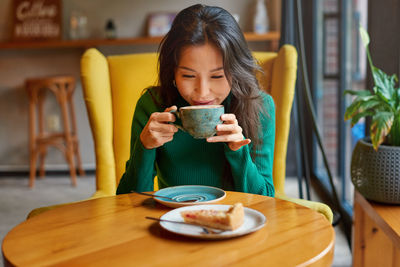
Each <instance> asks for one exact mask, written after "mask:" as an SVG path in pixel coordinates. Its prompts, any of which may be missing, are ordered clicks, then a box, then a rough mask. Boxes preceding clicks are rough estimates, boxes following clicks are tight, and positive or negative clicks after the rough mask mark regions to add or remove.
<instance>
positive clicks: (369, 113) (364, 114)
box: [350, 110, 375, 127]
mask: <svg viewBox="0 0 400 267" xmlns="http://www.w3.org/2000/svg"><path fill="white" fill-rule="evenodd" d="M374 114H375V112H374V111H371V110H366V111H364V112H360V113H357V114H356V115H354V116H353V118H352V119H351V123H350V126H351V127H353V126H354V125H356V123H357V122H358V121H359V120H360V119H361V118H365V117H368V116H373V115H374Z"/></svg>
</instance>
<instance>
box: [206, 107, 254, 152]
mask: <svg viewBox="0 0 400 267" xmlns="http://www.w3.org/2000/svg"><path fill="white" fill-rule="evenodd" d="M221 120H222V121H223V122H224V123H223V124H219V125H217V135H216V136H213V137H209V138H207V142H210V143H215V142H227V143H228V146H229V148H230V149H231V150H233V151H236V150H238V149H239V148H241V147H242V146H245V145H248V144H250V142H251V140H250V139H244V136H243V134H242V127H240V126H239V124H238V121H237V119H236V116H235V114H223V115H221Z"/></svg>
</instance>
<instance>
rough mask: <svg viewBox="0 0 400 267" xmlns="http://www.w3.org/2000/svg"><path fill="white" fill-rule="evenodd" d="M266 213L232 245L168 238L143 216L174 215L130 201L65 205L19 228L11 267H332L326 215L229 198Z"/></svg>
mask: <svg viewBox="0 0 400 267" xmlns="http://www.w3.org/2000/svg"><path fill="white" fill-rule="evenodd" d="M236 202H242V203H243V205H244V206H245V207H249V208H252V209H255V210H258V211H260V212H261V213H263V214H264V215H265V216H266V218H267V224H266V226H265V227H263V228H262V229H261V230H259V231H257V232H254V233H251V234H248V235H245V236H241V237H236V238H232V239H225V240H201V239H193V238H189V237H184V236H180V235H177V234H173V233H170V232H168V231H166V230H164V229H163V228H161V226H160V225H159V224H158V222H154V221H150V220H147V219H145V218H144V217H145V216H153V217H160V216H161V215H163V214H164V213H166V212H168V211H169V210H171V209H170V208H167V207H164V206H162V205H161V204H159V203H157V202H155V201H154V200H153V199H151V198H148V197H146V196H141V195H138V194H126V195H119V196H113V197H106V198H100V199H93V200H88V201H83V202H79V203H74V204H69V205H65V206H62V207H59V208H56V209H54V210H50V211H48V212H45V213H43V214H40V215H38V216H36V217H33V218H31V219H29V220H27V221H24V222H22V223H21V224H19V225H18V226H16V227H15V228H13V229H12V230H11V231H10V232H9V233H8V234H7V235H6V237H5V238H4V241H3V246H2V251H3V257H4V262H5V265H6V266H10V265H11V266H12V265H16V266H38V265H40V266H44V265H61V266H76V265H79V266H148V265H151V266H157V265H164V266H194V265H196V266H198V265H202V266H225V265H229V266H244V265H245V266H308V265H316V266H330V265H331V264H332V260H333V251H334V242H335V232H334V229H333V227H332V226H331V224H330V223H329V222H328V221H327V220H326V219H325V217H324V216H322V215H321V214H319V213H317V212H315V211H313V210H311V209H308V208H306V207H303V206H299V205H297V204H294V203H292V202H288V201H284V200H279V199H275V198H270V197H265V196H260V195H253V194H245V193H238V192H227V196H226V198H225V199H224V200H222V201H220V202H218V204H234V203H236Z"/></svg>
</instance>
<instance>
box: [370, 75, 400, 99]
mask: <svg viewBox="0 0 400 267" xmlns="http://www.w3.org/2000/svg"><path fill="white" fill-rule="evenodd" d="M372 74H373V76H374V82H375V87H376V88H374V92H376V93H377V92H379V93H381V94H382V95H383V96H384V98H385V101H386V102H388V101H389V100H388V99H391V98H392V97H393V96H394V93H395V89H394V88H395V85H396V81H397V76H396V75H395V74H394V75H392V76H389V75H387V74H386V73H385V72H383V71H382V70H380V69H378V68H377V67H373V68H372Z"/></svg>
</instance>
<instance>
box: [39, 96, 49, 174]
mask: <svg viewBox="0 0 400 267" xmlns="http://www.w3.org/2000/svg"><path fill="white" fill-rule="evenodd" d="M45 98H46V91H45V90H43V89H41V90H39V92H38V99H37V102H38V122H39V129H38V130H39V137H40V138H41V137H43V136H44V134H45V130H44V113H43V104H44V100H45ZM37 150H38V151H39V152H38V154H39V162H40V163H39V177H40V178H44V174H45V172H44V158H45V157H46V154H47V148H46V147H45V146H41V145H38V146H37Z"/></svg>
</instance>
